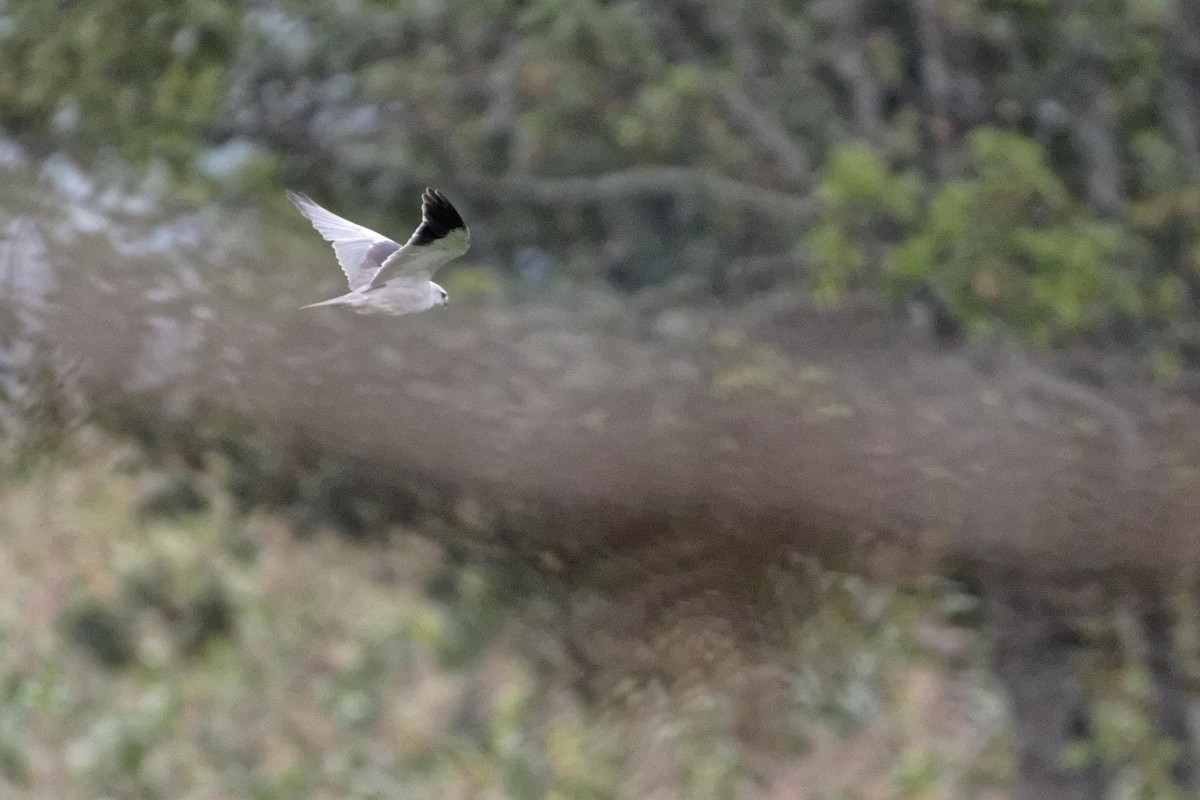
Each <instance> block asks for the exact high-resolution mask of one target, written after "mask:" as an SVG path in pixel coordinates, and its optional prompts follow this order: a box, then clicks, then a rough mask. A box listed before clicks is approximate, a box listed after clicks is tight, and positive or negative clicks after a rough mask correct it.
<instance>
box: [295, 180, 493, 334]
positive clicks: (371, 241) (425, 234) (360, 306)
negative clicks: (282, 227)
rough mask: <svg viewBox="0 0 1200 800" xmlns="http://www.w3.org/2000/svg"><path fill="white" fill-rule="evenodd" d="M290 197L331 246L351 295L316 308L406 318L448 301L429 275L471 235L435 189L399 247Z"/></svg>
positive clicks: (429, 191) (460, 249)
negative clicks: (350, 308) (350, 309)
mask: <svg viewBox="0 0 1200 800" xmlns="http://www.w3.org/2000/svg"><path fill="white" fill-rule="evenodd" d="M287 195H288V198H289V199H290V200H291V201H292V202H293V203H295V204H296V208H298V209H300V213H301V214H303V215H304V216H306V217H307V218H308V219H309V221H310V222H312V224H313V227H314V228H316V229H317V232H318V233H320V234H321V236H322V237H324V238H325V240H326V241H328V242H331V243H332V244H333V251H334V253H335V254H336V255H337V260H338V264H340V265H341V267H342V272H344V273H345V274H346V280H347V281H348V282H349V284H350V292H349V293H347V294H344V295H341V296H340V297H334V298H332V299H330V300H325V301H323V302H320V303H313V304H311V305H307V306H304V308H313V307H315V306H350V307H352V308H354V309H355V310H357V311H359V312H360V313H380V314H410V313H412V312H414V311H424V310H425V309H428V308H432V307H434V306H436V305H442V304H444V303H445V302H446V299H447V297H446V292H445V290H444V289H442V287H440V286H438V285H437V284H436V283H434V282H433V281H432V280H430V279H431V278H432V277H433V273H434V272H436V271H437V269H438V268H439V267H440V266H442V265H443V264H445V263H446V262H447V261H450V260H451V259H453V258H457V257H458V256H461V255H462V254H463V253H465V252H467V248H468V247H470V243H471V234H470V231H469V230H468V229H467V226H466V224H465V223H464V222H463V220H462V217H461V216H459V214H458V211H457V210H456V209H455V208H454V206H453V205H451V203H450V201H449V200H447V199H446V196H445V195H443V194H442V193H441V192H439V191H437V190H436V189H426V190H425V192H424V194H422V195H421V224H420V225H418V226H417V229H416V230H415V231H413V234H412V236H410V237H409V238H408V241H407V242H405V243H404V244H403V245H401V244H398V243H397V242H394V241H392V240H391V239H389V238H387V237H386V236H384V235H382V234H380V233H376V232H375V231H373V230H371V229H370V228H364V227H363V226H362V225H359V224H357V223H355V222H351V221H350V220H348V219H343V218H342V217H339V216H338V215H337V214H334V213H333V212H331V211H329V210H327V209H325V208H322V207H321V206H320V205H318V204H317V203H316V202H314V201H313V200H312V199H310V198H308V197H305V196H304V195H301V194H297V193H296V192H292V191H289V192H288V193H287Z"/></svg>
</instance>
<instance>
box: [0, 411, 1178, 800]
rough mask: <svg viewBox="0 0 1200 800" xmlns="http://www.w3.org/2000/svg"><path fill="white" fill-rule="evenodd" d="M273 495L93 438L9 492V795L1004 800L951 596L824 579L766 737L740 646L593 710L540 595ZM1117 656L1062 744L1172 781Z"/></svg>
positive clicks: (2, 627) (972, 662) (0, 582)
mask: <svg viewBox="0 0 1200 800" xmlns="http://www.w3.org/2000/svg"><path fill="white" fill-rule="evenodd" d="M283 513H284V512H277V511H269V512H268V511H263V510H259V509H255V508H251V509H249V510H247V509H246V507H245V506H243V505H241V504H239V502H238V501H237V500H236V499H235V497H234V495H233V494H232V493H231V492H230V491H229V489H228V476H226V475H222V474H221V469H220V468H219V467H218V466H217V465H215V464H209V465H208V466H207V467H206V468H204V469H199V470H197V469H184V468H183V467H182V465H181V464H178V465H174V466H172V465H171V464H170V463H169V460H166V459H164V458H162V457H161V456H156V457H155V458H154V460H153V461H151V460H148V457H147V455H146V454H145V451H144V450H142V449H141V448H140V447H138V446H137V445H133V444H130V443H128V442H127V441H124V440H116V439H113V438H111V437H110V436H109V435H108V434H103V433H100V432H98V431H97V430H96V429H93V428H90V427H83V428H81V429H79V430H77V431H76V432H75V433H74V434H73V435H72V437H71V440H70V447H68V448H64V451H63V452H62V453H60V454H58V455H55V456H54V457H53V458H48V459H46V460H45V461H44V462H43V463H42V464H41V465H40V466H39V467H38V468H37V469H36V470H34V471H33V472H31V473H27V474H25V475H24V476H23V477H21V478H20V479H19V480H14V481H12V482H10V483H9V484H8V485H7V486H6V487H5V489H4V490H3V491H0V641H2V644H3V647H2V648H0V796H3V797H5V798H8V797H15V798H39V799H40V798H93V797H111V798H176V797H186V798H225V797H239V798H240V797H247V798H263V799H267V798H392V797H404V798H408V797H416V798H420V797H429V798H434V797H437V798H443V797H448V798H456V797H461V798H473V797H488V798H493V797H495V798H626V797H628V798H642V797H662V798H700V800H704V799H706V798H785V797H788V798H790V797H811V798H829V799H832V798H946V799H947V800H949V799H950V798H1000V797H1006V796H1008V790H1007V788H1006V787H1007V786H1009V785H1010V783H1011V780H1012V777H1013V775H1012V770H1013V764H1012V759H1011V754H1010V748H1011V741H1010V732H1009V720H1008V715H1007V711H1006V708H1005V703H1004V701H1003V696H1002V694H1001V693H1000V692H999V691H998V690H997V687H996V686H995V684H994V681H993V679H992V678H991V676H990V675H989V672H988V665H987V651H986V646H985V644H984V641H983V638H982V637H980V636H977V635H976V631H975V628H976V627H977V626H978V625H979V618H978V610H977V609H976V608H975V607H974V605H973V600H972V599H971V598H970V596H969V595H967V594H965V593H963V592H962V591H961V590H959V589H956V588H955V587H954V586H953V585H950V584H946V583H944V582H940V581H937V582H932V583H930V584H928V585H925V586H909V587H904V588H897V587H882V586H878V585H873V584H871V583H869V582H866V581H863V580H861V579H857V578H854V577H851V576H846V575H840V574H833V573H824V572H821V571H819V570H818V571H817V572H816V573H815V577H814V580H815V581H816V584H817V585H816V587H815V588H816V595H817V602H816V604H815V606H814V607H813V608H812V609H811V613H809V614H808V615H807V616H805V617H804V618H803V619H799V620H797V621H796V627H795V630H794V631H793V632H792V636H791V637H790V641H791V642H792V644H791V645H790V649H789V653H790V655H788V656H786V657H785V660H786V661H787V663H786V664H783V665H781V666H783V667H784V668H785V674H786V677H785V679H784V681H783V687H784V691H783V694H782V695H781V699H780V701H779V702H777V703H763V704H761V705H763V707H764V708H768V711H766V712H764V713H766V714H769V715H778V716H779V719H781V720H782V722H783V725H782V728H781V730H782V734H780V735H766V734H764V733H763V732H764V731H766V730H768V729H771V730H779V729H778V728H773V726H775V725H776V721H775V720H770V719H767V717H766V716H759V717H755V715H754V714H755V712H752V711H747V707H746V705H745V703H744V700H745V698H744V697H742V696H740V695H739V694H738V690H737V688H736V687H737V686H738V685H739V684H741V685H743V687H745V686H749V687H753V686H755V683H754V681H755V678H754V677H752V676H751V672H752V671H753V669H757V667H755V666H754V664H753V662H752V661H751V662H747V661H746V660H744V659H742V660H739V659H738V658H732V659H731V660H730V663H733V664H735V665H740V666H738V667H736V668H735V672H737V674H729V675H718V676H717V679H716V680H706V679H701V680H698V681H693V680H690V679H687V680H682V681H681V682H680V683H679V684H676V685H666V684H663V683H661V682H657V681H656V680H655V679H653V678H649V679H644V680H635V681H634V682H633V684H630V683H629V681H626V682H625V684H624V685H622V686H621V687H620V688H619V689H618V690H617V691H616V692H614V693H613V695H614V696H612V697H605V698H601V699H600V701H599V702H595V703H591V704H589V703H585V702H584V701H583V700H582V699H581V698H580V696H579V695H578V694H577V693H576V692H575V691H573V689H572V688H571V687H572V683H571V680H572V678H571V673H572V670H576V669H578V668H579V665H578V664H572V663H571V661H570V659H569V658H568V656H567V655H566V653H565V649H564V646H563V643H562V642H560V641H558V640H557V638H556V634H554V633H553V632H552V631H553V627H552V626H550V625H548V624H547V619H546V613H547V611H546V606H548V605H552V604H547V603H541V604H539V599H538V598H537V597H532V598H527V599H526V601H524V602H522V601H521V600H520V598H519V597H517V598H514V594H517V595H519V592H516V593H514V591H513V588H512V584H511V579H510V580H509V582H507V583H506V580H505V578H504V576H502V575H498V574H497V573H496V572H495V569H496V568H495V567H493V566H488V565H485V564H480V563H476V562H474V561H472V559H471V558H469V557H468V558H464V557H463V554H462V553H461V551H458V552H450V550H451V548H448V547H446V546H445V545H444V542H446V541H447V539H445V538H444V537H445V532H444V531H443V532H442V536H443V538H442V539H440V540H439V539H437V538H436V537H431V536H428V535H419V534H420V533H421V532H420V531H416V530H410V529H404V528H399V527H397V528H393V529H392V530H390V531H389V532H388V534H387V535H380V536H373V537H369V538H366V539H363V538H358V539H348V538H346V537H344V536H341V535H338V534H337V533H335V532H333V531H331V530H329V529H328V528H321V527H318V528H316V529H315V530H314V529H311V528H308V529H307V533H304V534H303V535H297V529H296V528H295V525H294V522H293V521H292V520H291V519H290V518H289V517H287V516H284V515H283ZM439 542H441V543H439ZM510 577H511V576H510ZM534 594H535V595H536V592H534ZM696 624H700V623H699V622H696ZM702 628H703V626H701V628H695V626H694V625H693V626H692V627H691V628H687V627H685V628H684V632H685V634H686V631H687V630H691V631H692V632H693V634H695V635H697V636H700V638H701V639H703V640H705V641H717V640H708V639H706V638H705V636H704V633H705V631H704V630H703V629H702ZM667 638H669V637H667ZM697 648H698V649H697ZM693 649H696V652H697V653H699V654H700V656H699V657H701V658H702V659H708V662H707V666H706V665H705V664H697V665H696V669H697V670H698V673H697V674H701V675H704V674H707V673H706V670H708V671H710V672H711V671H712V670H713V669H717V671H718V672H719V668H714V667H713V665H715V664H719V663H720V662H721V659H722V657H723V656H722V655H721V654H719V653H713V652H710V650H711V643H710V644H709V645H705V644H704V642H703V641H697V643H696V648H693ZM663 657H664V658H666V657H667V656H666V655H665V654H664V656H663ZM1121 660H1122V659H1121V658H1116V659H1115V662H1114V663H1117V662H1120V661H1121ZM1113 674H1114V677H1113V678H1112V679H1105V680H1104V681H1100V680H1098V681H1097V689H1096V691H1097V702H1098V703H1099V708H1100V710H1101V711H1102V712H1103V714H1102V718H1103V721H1104V724H1103V725H1102V726H1101V727H1102V730H1100V731H1099V738H1098V739H1097V741H1096V742H1095V743H1094V745H1093V746H1091V747H1090V748H1089V749H1088V750H1087V752H1083V751H1081V752H1079V753H1071V754H1067V756H1068V757H1070V758H1072V759H1075V760H1076V761H1079V760H1082V759H1089V758H1100V759H1103V760H1105V761H1106V762H1108V763H1110V764H1113V765H1115V767H1116V768H1117V769H1119V770H1120V774H1121V775H1122V782H1121V786H1120V792H1119V795H1120V796H1121V797H1130V798H1132V797H1164V798H1165V797H1171V796H1173V795H1171V794H1170V792H1169V788H1170V787H1169V782H1165V781H1164V780H1163V779H1162V776H1163V774H1164V770H1165V769H1167V768H1168V767H1169V759H1168V758H1167V755H1169V754H1168V753H1166V751H1164V749H1163V748H1164V744H1163V743H1162V742H1161V740H1159V739H1158V738H1157V737H1156V735H1155V734H1154V732H1153V728H1152V726H1149V725H1147V724H1145V714H1146V699H1145V696H1144V695H1145V687H1144V679H1143V678H1144V676H1143V677H1139V676H1140V675H1141V673H1140V672H1139V671H1138V669H1137V668H1123V669H1122V670H1120V671H1119V672H1116V673H1113ZM730 687H733V688H730ZM725 689H730V691H725Z"/></svg>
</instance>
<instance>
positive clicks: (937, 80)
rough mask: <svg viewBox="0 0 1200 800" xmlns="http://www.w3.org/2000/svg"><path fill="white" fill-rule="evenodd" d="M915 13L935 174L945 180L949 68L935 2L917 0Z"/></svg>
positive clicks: (949, 124)
mask: <svg viewBox="0 0 1200 800" xmlns="http://www.w3.org/2000/svg"><path fill="white" fill-rule="evenodd" d="M915 13H916V16H917V31H918V36H919V39H920V43H921V92H922V94H924V96H925V102H926V103H927V104H928V106H929V114H930V120H929V128H930V130H929V136H930V141H931V143H932V145H933V162H934V172H935V174H936V175H937V176H938V178H941V179H943V180H944V179H946V178H947V177H949V175H950V172H951V166H950V162H949V157H948V152H947V149H948V146H949V145H950V141H951V137H952V135H953V122H952V112H951V106H952V102H951V92H950V67H949V65H948V64H947V63H946V46H945V40H944V39H945V37H944V35H943V32H942V27H941V20H940V18H939V17H940V15H939V13H938V3H937V0H918V2H917V3H916V4H915Z"/></svg>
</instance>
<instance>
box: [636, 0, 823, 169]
mask: <svg viewBox="0 0 1200 800" xmlns="http://www.w3.org/2000/svg"><path fill="white" fill-rule="evenodd" d="M685 11H687V12H694V9H685ZM651 21H652V23H653V24H654V26H655V28H656V30H657V32H658V39H659V42H660V44H661V46H662V48H663V50H664V51H665V52H666V53H668V54H669V55H670V56H671V57H672V58H673V59H675V60H678V61H685V62H687V63H688V64H691V65H692V66H693V67H695V68H696V69H697V70H699V71H700V73H701V75H702V76H703V77H704V84H705V86H707V87H708V89H709V90H710V91H711V92H712V93H713V96H714V97H716V99H717V100H718V101H720V103H721V104H722V105H723V106H724V107H725V111H726V113H727V114H728V115H729V116H730V118H731V119H730V120H729V122H730V124H731V125H732V127H734V128H736V129H738V130H741V131H743V132H745V133H746V134H747V135H748V136H749V137H750V138H751V139H752V140H753V142H754V144H755V145H756V146H758V148H759V149H760V150H762V151H763V152H764V153H766V154H767V155H769V156H771V157H772V158H774V159H775V161H776V162H777V164H778V166H779V167H780V168H781V170H782V176H783V178H784V179H785V180H787V181H788V182H789V183H791V184H793V185H795V186H797V187H800V188H808V187H811V186H812V184H813V166H812V159H811V158H810V157H809V154H808V152H807V151H806V150H805V149H804V147H803V146H802V145H801V144H800V142H798V141H797V140H796V139H794V138H792V136H791V135H790V134H789V133H788V132H787V130H786V129H785V128H784V127H783V124H782V123H781V122H780V121H779V118H778V117H777V116H776V115H775V113H774V112H772V111H770V110H768V109H766V108H763V107H762V106H761V105H759V104H758V103H756V102H755V101H754V99H753V98H752V97H750V95H749V94H747V93H746V91H745V90H744V89H742V87H740V86H737V85H736V84H734V83H733V81H731V80H729V79H728V78H726V77H725V76H723V75H721V74H720V73H719V72H718V71H717V70H716V69H714V68H713V67H712V66H711V65H710V64H709V63H708V60H707V58H705V56H704V54H703V52H702V49H701V48H700V47H699V46H698V45H696V44H695V43H694V42H693V41H692V37H691V36H690V35H689V34H688V32H687V30H686V29H685V26H684V25H682V24H680V22H679V21H678V19H677V18H676V16H675V14H674V13H673V12H672V10H671V9H669V8H668V7H667V4H665V3H664V4H662V5H659V6H656V8H655V11H654V12H652V20H651Z"/></svg>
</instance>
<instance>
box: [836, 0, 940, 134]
mask: <svg viewBox="0 0 1200 800" xmlns="http://www.w3.org/2000/svg"><path fill="white" fill-rule="evenodd" d="M926 1H928V0H926ZM864 11H865V9H864V8H863V3H862V0H841V1H840V2H836V3H834V4H833V8H832V9H831V10H830V12H831V13H832V14H833V18H834V20H835V24H836V27H837V48H836V52H835V53H834V55H833V65H834V69H835V70H836V71H837V73H838V76H839V77H840V78H841V79H842V80H843V81H845V83H846V85H847V86H848V87H849V89H850V105H851V109H852V112H853V115H854V125H855V127H856V128H857V129H858V131H857V132H858V134H859V135H860V136H863V137H865V138H866V139H869V140H870V141H871V142H872V143H874V144H881V143H882V141H883V134H884V123H883V102H882V99H881V97H880V91H879V86H878V85H877V84H876V83H875V79H874V77H873V76H872V75H871V68H870V65H868V63H867V59H866V57H865V56H864V54H863V47H864V45H865V43H866V41H867V37H866V35H865V34H864V30H863V28H864V18H865V16H866V15H865V13H864Z"/></svg>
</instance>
